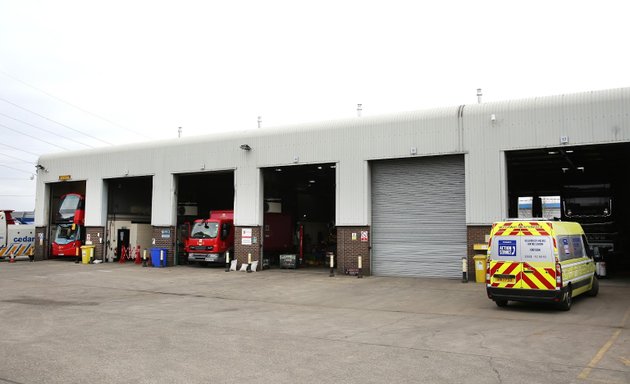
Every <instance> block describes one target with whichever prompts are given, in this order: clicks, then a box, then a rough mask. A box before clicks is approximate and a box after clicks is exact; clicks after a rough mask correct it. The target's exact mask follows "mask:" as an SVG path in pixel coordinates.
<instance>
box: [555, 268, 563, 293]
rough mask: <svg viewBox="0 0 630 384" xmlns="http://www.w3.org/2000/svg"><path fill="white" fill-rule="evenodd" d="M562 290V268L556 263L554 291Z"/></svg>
mask: <svg viewBox="0 0 630 384" xmlns="http://www.w3.org/2000/svg"><path fill="white" fill-rule="evenodd" d="M560 288H562V266H561V265H560V263H556V289H560Z"/></svg>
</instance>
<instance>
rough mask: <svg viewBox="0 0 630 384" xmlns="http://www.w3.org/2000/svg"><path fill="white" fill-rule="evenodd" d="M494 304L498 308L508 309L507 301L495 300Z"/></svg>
mask: <svg viewBox="0 0 630 384" xmlns="http://www.w3.org/2000/svg"><path fill="white" fill-rule="evenodd" d="M494 303H495V304H496V305H497V307H501V308H503V307H507V303H508V301H507V300H495V301H494Z"/></svg>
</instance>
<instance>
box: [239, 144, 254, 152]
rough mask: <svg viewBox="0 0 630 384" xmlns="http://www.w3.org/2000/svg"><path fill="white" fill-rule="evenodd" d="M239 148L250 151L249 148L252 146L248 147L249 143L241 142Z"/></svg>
mask: <svg viewBox="0 0 630 384" xmlns="http://www.w3.org/2000/svg"><path fill="white" fill-rule="evenodd" d="M241 149H242V150H243V151H251V150H252V147H250V146H249V145H247V144H242V145H241Z"/></svg>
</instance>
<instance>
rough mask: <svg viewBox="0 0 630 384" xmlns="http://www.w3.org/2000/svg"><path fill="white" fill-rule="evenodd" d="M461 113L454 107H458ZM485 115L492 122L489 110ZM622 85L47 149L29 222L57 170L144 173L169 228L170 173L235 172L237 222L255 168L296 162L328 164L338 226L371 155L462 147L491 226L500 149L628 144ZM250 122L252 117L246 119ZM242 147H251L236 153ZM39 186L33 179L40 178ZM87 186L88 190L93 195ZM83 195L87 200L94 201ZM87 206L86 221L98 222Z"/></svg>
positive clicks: (349, 212)
mask: <svg viewBox="0 0 630 384" xmlns="http://www.w3.org/2000/svg"><path fill="white" fill-rule="evenodd" d="M462 110H463V113H458V112H460V111H462ZM492 115H494V117H495V118H494V119H491V116H492ZM628 116H630V88H624V89H612V90H604V91H594V92H585V93H579V94H573V95H560V96H551V97H537V98H532V99H527V100H511V101H502V102H491V103H482V104H472V105H466V106H462V107H447V108H440V109H434V110H426V111H412V112H402V113H397V114H390V115H384V116H377V117H370V116H364V117H361V118H352V119H344V120H337V121H322V122H316V123H309V124H295V125H290V126H286V127H279V128H262V129H255V128H254V129H250V130H244V131H240V132H230V133H224V134H213V135H205V136H198V137H183V138H181V139H172V140H163V141H154V142H147V143H139V144H138V143H136V144H132V145H125V146H116V147H108V148H95V149H90V150H85V151H74V152H68V153H57V154H49V155H44V156H42V157H40V159H39V162H40V163H41V164H42V165H43V166H44V167H45V168H46V172H39V173H38V175H37V183H38V188H37V198H36V212H35V222H36V224H37V225H45V224H46V223H45V219H46V218H47V217H48V215H47V214H46V209H47V208H46V206H47V204H48V198H46V196H45V194H46V187H45V184H46V183H53V182H58V176H59V175H72V178H73V180H86V181H87V182H88V183H91V182H92V181H94V180H93V179H104V178H105V179H107V178H117V177H125V174H127V172H128V177H134V176H153V180H154V184H153V188H154V191H156V194H155V195H154V200H153V206H154V207H156V208H155V211H154V212H153V213H154V215H153V217H152V224H153V225H173V224H174V223H173V220H174V219H173V217H174V215H173V212H174V203H173V202H174V197H173V194H174V188H173V185H172V180H173V178H172V174H176V173H185V172H199V171H200V170H201V168H202V165H203V167H204V169H205V170H204V171H206V172H212V171H224V170H234V172H235V183H236V184H237V185H236V186H235V187H236V188H235V191H236V195H235V199H236V202H235V208H236V209H235V211H236V212H235V215H236V222H237V223H243V224H246V225H254V224H260V223H261V221H262V219H261V213H260V212H261V204H260V202H259V200H260V185H259V184H260V177H259V173H258V169H259V168H263V167H273V166H282V165H293V159H294V157H296V156H297V157H298V158H299V162H298V165H299V164H309V163H322V162H325V163H329V162H330V163H336V164H337V175H338V182H337V204H336V207H337V208H336V209H337V212H336V218H335V220H336V224H337V225H347V226H352V225H358V226H361V225H370V218H371V215H370V214H369V210H370V201H369V196H370V192H369V186H370V185H371V183H370V182H369V172H368V171H367V167H366V163H367V162H368V161H373V160H382V159H395V158H410V157H411V154H410V149H411V148H415V150H416V151H417V155H418V156H433V155H443V154H456V153H458V154H461V153H465V156H466V198H467V199H468V200H467V203H468V204H467V205H466V209H467V212H466V215H467V216H466V221H467V223H468V224H469V225H476V224H490V223H492V222H493V221H496V220H499V219H501V218H503V217H505V216H506V213H507V210H506V205H507V204H506V194H507V192H506V190H505V188H504V186H505V184H506V181H505V169H504V168H505V162H504V159H503V153H504V152H505V151H510V150H516V149H528V148H544V147H552V146H558V145H559V137H560V136H567V137H568V138H569V145H586V144H603V143H618V142H630V118H629V117H628ZM254 125H255V123H254ZM241 144H248V145H250V146H251V147H252V150H251V151H249V152H245V151H243V150H241V149H240V145H241ZM40 184H41V185H40ZM98 184H99V183H98V182H96V184H94V185H95V186H96V187H95V188H91V187H90V191H91V192H90V193H92V194H98V193H99V192H98V190H99V188H98ZM97 200H100V201H106V199H103V198H101V199H91V200H90V202H86V205H89V206H93V205H96V206H97V209H99V208H100V209H101V211H103V209H102V207H98V205H99V204H94V203H98V201H97ZM103 216H104V214H103V213H102V212H101V213H100V214H99V213H98V212H90V213H87V212H86V223H87V224H88V225H94V226H98V225H101V223H102V222H104V220H105V219H104V217H103Z"/></svg>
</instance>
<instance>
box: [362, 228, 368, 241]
mask: <svg viewBox="0 0 630 384" xmlns="http://www.w3.org/2000/svg"><path fill="white" fill-rule="evenodd" d="M361 241H362V242H364V243H366V242H367V241H368V231H361Z"/></svg>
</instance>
